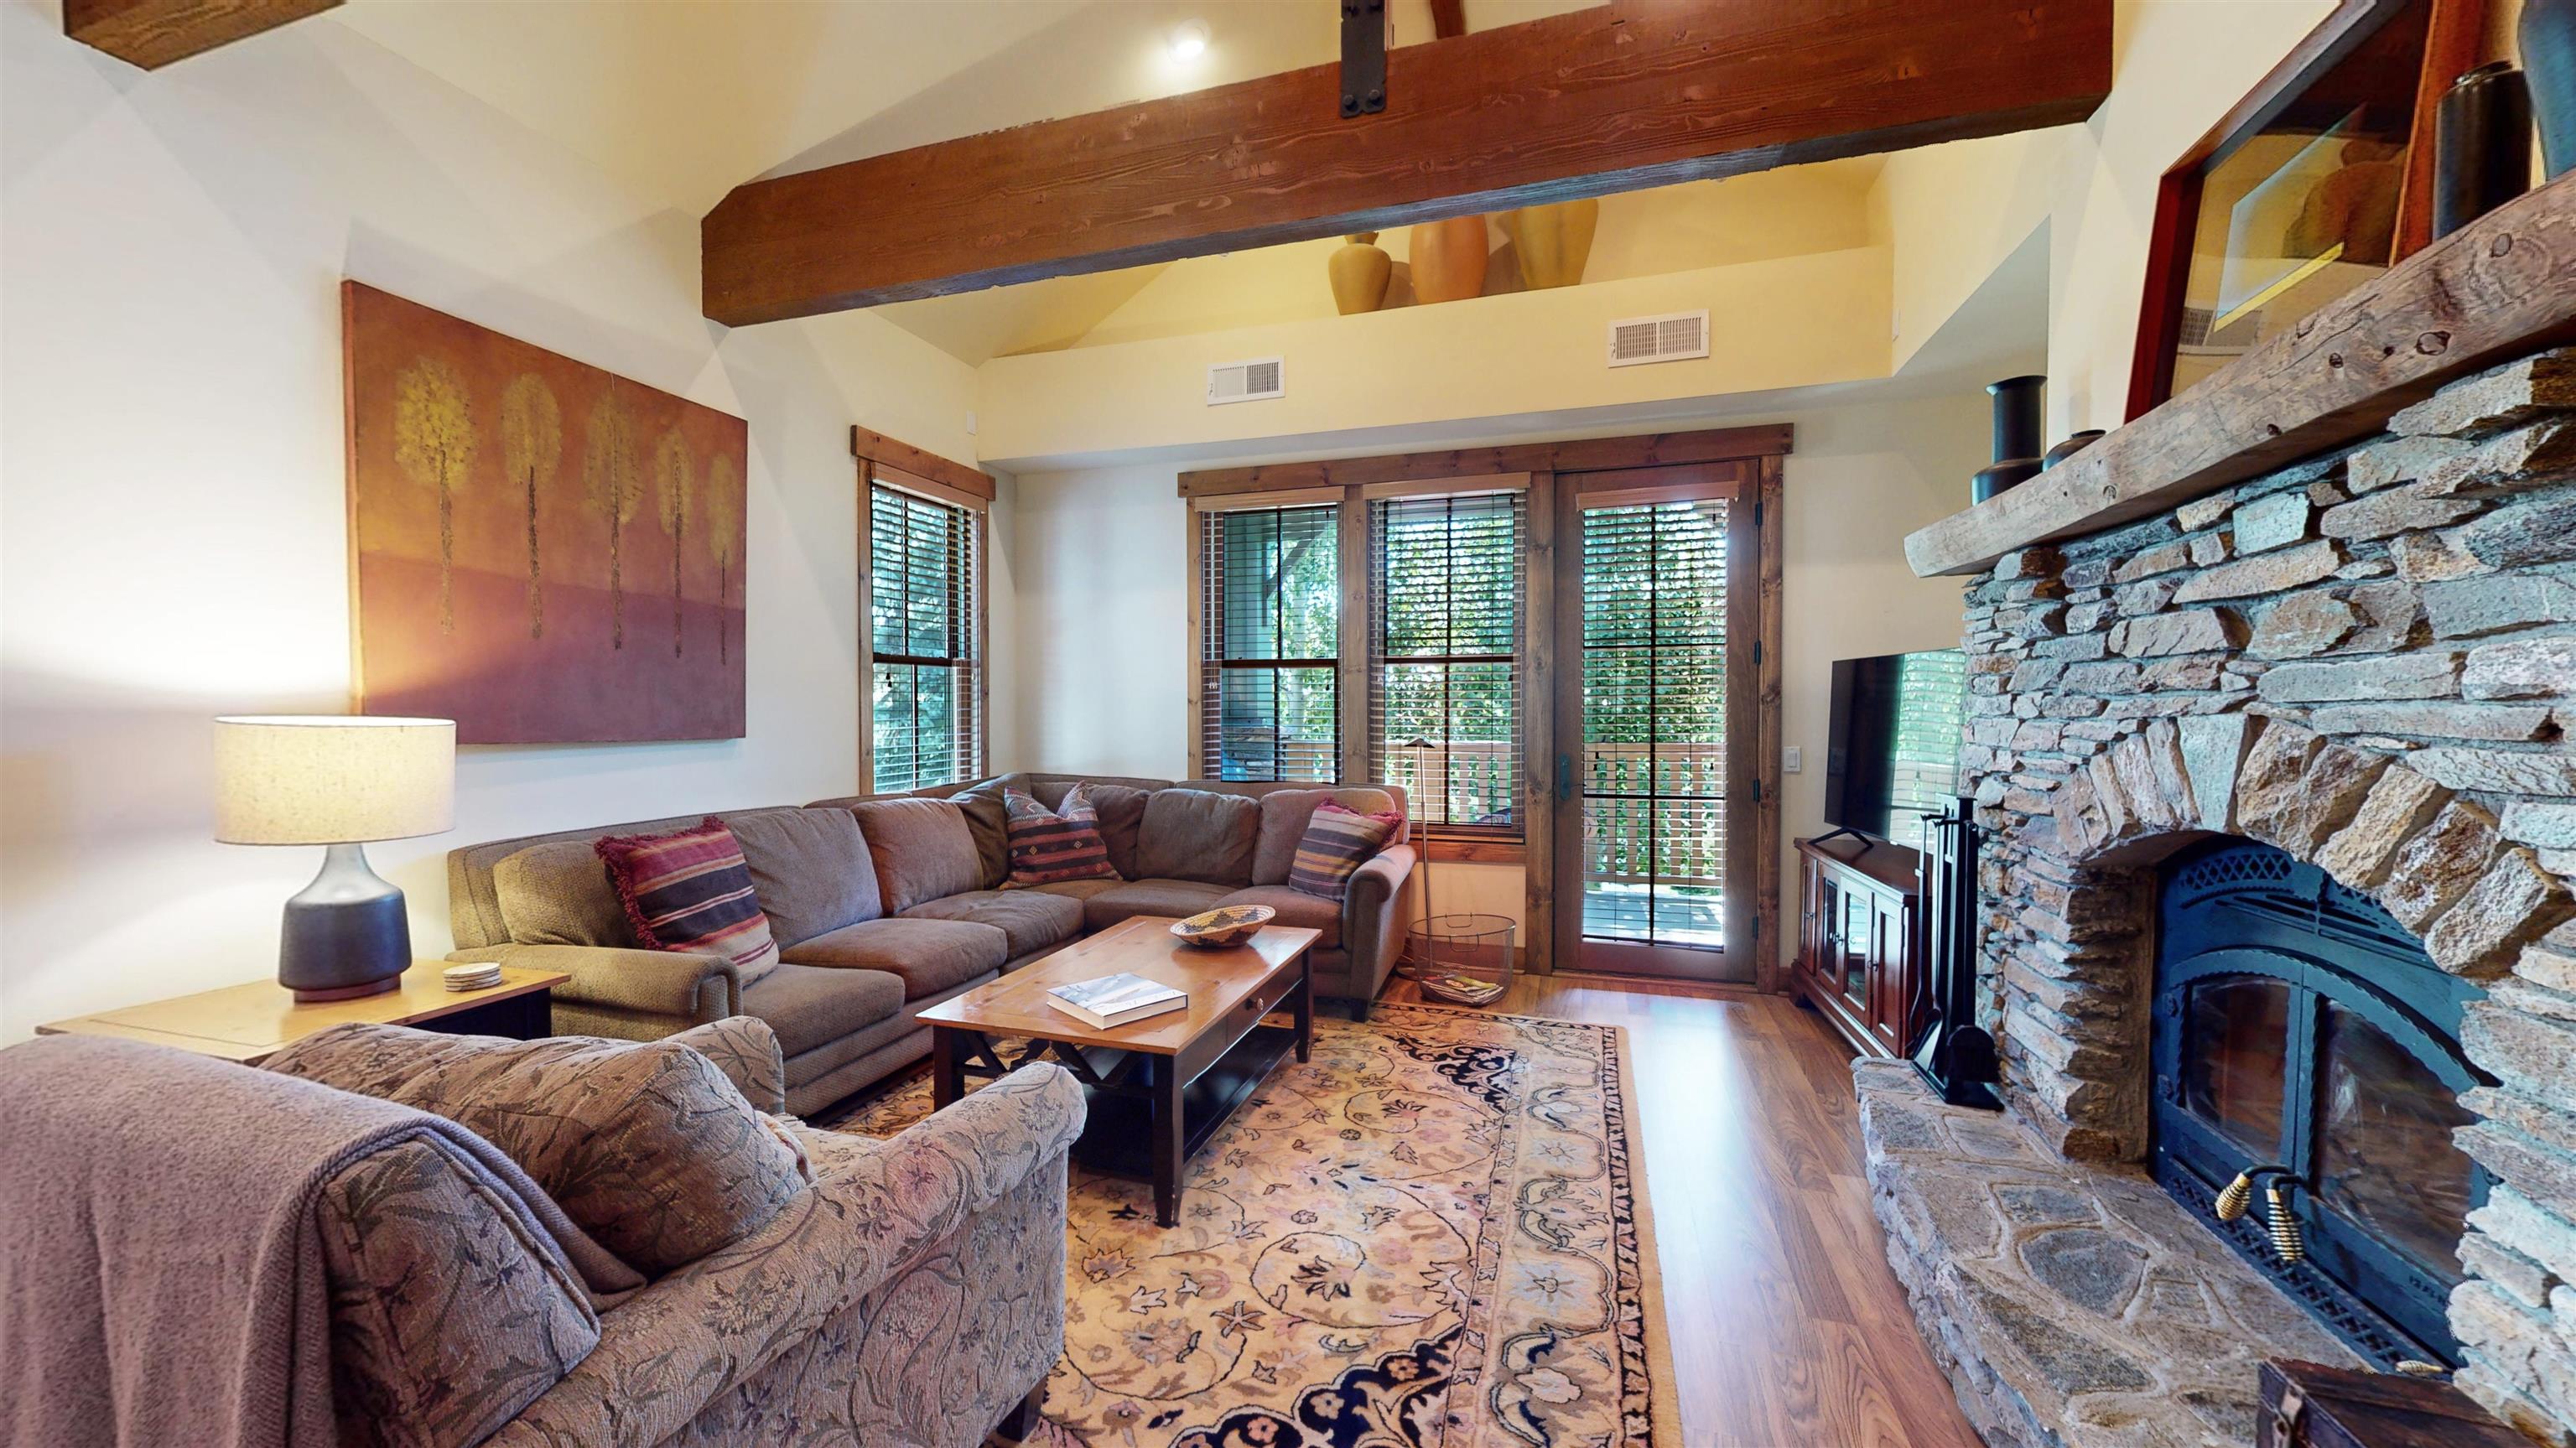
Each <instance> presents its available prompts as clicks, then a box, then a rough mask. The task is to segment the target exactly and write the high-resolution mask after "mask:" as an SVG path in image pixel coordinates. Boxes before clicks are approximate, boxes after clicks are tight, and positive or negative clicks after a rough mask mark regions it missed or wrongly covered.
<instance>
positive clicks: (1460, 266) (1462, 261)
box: [1406, 216, 1486, 302]
mask: <svg viewBox="0 0 2576 1448" xmlns="http://www.w3.org/2000/svg"><path fill="white" fill-rule="evenodd" d="M1406 246H1407V247H1408V248H1409V250H1410V251H1411V255H1410V256H1409V257H1407V258H1406V259H1407V260H1408V261H1410V262H1411V263H1412V266H1413V299H1414V300H1415V301H1418V302H1455V301H1463V300H1465V299H1466V298H1468V297H1481V296H1483V295H1484V294H1485V260H1486V251H1485V218H1484V217H1482V216H1453V217H1450V218H1449V219H1448V220H1447V221H1424V222H1419V223H1417V224H1416V225H1415V226H1414V228H1413V233H1412V235H1411V237H1410V238H1409V239H1408V240H1407V242H1406Z"/></svg>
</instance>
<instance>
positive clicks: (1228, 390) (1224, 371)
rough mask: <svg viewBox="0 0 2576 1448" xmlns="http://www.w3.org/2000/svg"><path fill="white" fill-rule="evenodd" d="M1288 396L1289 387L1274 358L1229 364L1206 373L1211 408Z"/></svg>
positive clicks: (1276, 359)
mask: <svg viewBox="0 0 2576 1448" xmlns="http://www.w3.org/2000/svg"><path fill="white" fill-rule="evenodd" d="M1287 395H1288V386H1287V383H1286V381H1285V380H1284V379H1283V378H1282V377H1281V376H1280V372H1279V359H1278V358H1276V357H1256V358H1254V359H1253V360H1252V361H1249V362H1228V363H1225V364H1224V365H1222V366H1217V367H1210V368H1209V369H1208V395H1207V400H1208V406H1210V407H1214V406H1216V405H1217V404H1218V403H1221V402H1259V401H1261V400H1262V399H1264V398H1269V397H1285V396H1287Z"/></svg>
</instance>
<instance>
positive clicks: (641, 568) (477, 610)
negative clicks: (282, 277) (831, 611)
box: [340, 281, 749, 744]
mask: <svg viewBox="0 0 2576 1448" xmlns="http://www.w3.org/2000/svg"><path fill="white" fill-rule="evenodd" d="M340 301H341V337H342V349H343V353H344V364H345V373H344V375H345V381H346V386H347V392H348V397H347V426H348V449H349V484H348V487H349V555H350V558H349V578H350V590H351V594H352V599H351V603H352V613H353V631H354V641H353V651H354V653H355V655H356V659H355V664H356V670H357V707H358V711H359V712H360V713H366V714H411V715H425V716H431V717H436V718H443V719H454V720H455V721H456V740H457V742H458V743H460V744H572V743H605V742H623V741H633V740H657V739H738V738H740V737H742V733H743V658H742V655H743V642H744V633H743V576H744V567H745V559H744V556H743V546H744V532H743V464H744V459H745V457H746V456H747V449H748V443H749V429H748V428H747V427H746V425H745V424H744V422H743V420H742V419H741V418H738V417H733V416H729V415H728V414H725V413H721V412H717V411H715V410H714V409H712V408H707V407H701V406H699V405H698V404H696V403H694V402H690V401H687V400H686V399H684V398H679V397H675V396H673V395H671V394H670V393H668V392H663V391H659V390H657V389H655V388H651V387H647V386H645V385H643V384H642V383H639V382H635V381H632V380H630V379H627V378H624V377H619V376H616V375H615V374H613V373H609V372H604V371H601V370H600V369H599V368H596V367H592V366H589V365H588V364H586V363H581V362H575V361H573V360H572V359H571V358H568V357H563V356H559V355H557V354H555V353H553V352H549V351H546V350H545V349H544V348H541V347H535V346H531V345H530V344H528V343H526V342H521V341H517V340H515V339H513V338H510V337H505V336H503V335H501V334H500V333H498V332H494V331H491V330H489V329H488V328H484V327H478V326H476V325H474V324H473V323H471V322H467V321H463V320H460V319H458V318H455V317H451V316H448V315H447V314H445V313H444V312H437V311H433V310H431V309H430V308H428V307H424V306H421V305H419V304H418V303H416V302H408V301H405V300H403V299H402V298H400V297H397V296H393V295H391V294H390V293H387V292H381V291H378V290H376V289H375V288H373V287H370V286H367V285H365V284H363V283H360V282H354V281H344V282H342V283H341V284H340Z"/></svg>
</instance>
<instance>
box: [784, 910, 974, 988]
mask: <svg viewBox="0 0 2576 1448" xmlns="http://www.w3.org/2000/svg"><path fill="white" fill-rule="evenodd" d="M784 958H785V959H786V960H787V961H789V962H790V963H791V964H795V965H827V966H832V967H834V968H836V969H841V970H848V969H850V968H852V967H856V968H858V969H860V970H881V971H884V972H885V973H886V974H888V975H895V976H901V977H902V978H903V998H904V999H905V1000H908V1001H909V1000H919V999H920V998H921V997H923V996H926V995H929V994H931V993H932V992H933V991H943V990H946V989H948V988H949V987H950V986H953V985H958V984H962V983H963V982H965V981H967V980H970V979H972V978H973V977H975V976H979V975H982V974H983V973H984V972H986V971H988V970H1000V969H1001V968H1002V962H1003V961H1006V960H1008V959H1010V958H1011V940H1010V937H1009V936H1007V935H1004V934H1003V933H1002V930H1001V927H999V926H996V925H984V924H980V923H978V922H975V921H971V920H916V919H911V918H908V917H904V918H897V919H892V920H863V921H861V922H859V923H858V924H856V925H844V926H842V927H841V928H840V929H838V930H834V931H831V932H829V933H827V934H823V935H818V936H815V937H814V938H813V939H811V940H808V941H804V942H801V943H799V944H798V945H797V946H796V948H794V949H793V950H789V951H787V952H786V953H785V957H784ZM748 1003H749V998H748V997H746V998H745V1004H746V1005H747V1004H748Z"/></svg>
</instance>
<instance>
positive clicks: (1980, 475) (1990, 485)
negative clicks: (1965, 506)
mask: <svg viewBox="0 0 2576 1448" xmlns="http://www.w3.org/2000/svg"><path fill="white" fill-rule="evenodd" d="M2047 385H2048V379H2047V378H2045V377H2039V376H2030V377H2007V378H2005V379H2004V380H2003V381H2001V382H1996V383H1992V384H1990V385H1988V386H1987V388H1986V394H1987V395H1988V396H1990V397H1992V398H1994V400H1995V460H1994V462H1993V464H1992V465H1991V466H1988V467H1985V468H1981V469H1979V470H1978V472H1977V476H1976V479H1975V481H1973V482H1972V483H1971V484H1970V485H1969V488H1968V497H1969V500H1970V501H1971V502H1977V503H1982V502H1984V501H1986V500H1987V499H1988V498H1991V497H1993V496H1995V495H1996V494H1997V493H2001V492H2004V491H2006V490H2007V489H2010V488H2015V487H2018V486H2020V485H2021V484H2023V483H2025V482H2028V481H2029V480H2030V479H2032V478H2034V477H2036V476H2038V475H2039V468H2040V462H2039V453H2040V448H2039V392H2040V389H2041V388H2043V387H2045V386H2047Z"/></svg>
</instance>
